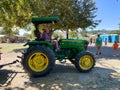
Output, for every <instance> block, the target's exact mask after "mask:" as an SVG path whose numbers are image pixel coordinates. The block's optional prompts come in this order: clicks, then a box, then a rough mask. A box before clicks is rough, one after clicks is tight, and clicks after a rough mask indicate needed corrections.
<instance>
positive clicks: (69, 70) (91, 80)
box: [25, 64, 120, 90]
mask: <svg viewBox="0 0 120 90" xmlns="http://www.w3.org/2000/svg"><path fill="white" fill-rule="evenodd" d="M112 73H116V71H114V70H112V69H106V68H100V67H95V68H94V69H93V70H92V71H90V72H89V73H79V72H78V71H77V70H75V68H74V66H69V65H68V66H67V65H66V66H65V65H59V64H57V65H56V66H55V68H54V69H53V71H52V72H51V73H50V74H49V75H47V76H46V77H41V78H32V77H30V81H29V82H25V87H26V88H28V87H29V86H32V87H35V88H37V89H39V90H93V89H96V90H101V89H104V88H108V89H114V88H120V86H119V83H120V81H119V79H120V78H114V77H112V76H111V75H112Z"/></svg>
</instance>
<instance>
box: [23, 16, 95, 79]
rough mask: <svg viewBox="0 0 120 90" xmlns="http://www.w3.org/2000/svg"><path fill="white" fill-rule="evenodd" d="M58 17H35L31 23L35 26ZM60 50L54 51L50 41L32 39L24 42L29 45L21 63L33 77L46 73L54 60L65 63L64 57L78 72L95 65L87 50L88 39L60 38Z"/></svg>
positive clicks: (85, 70)
mask: <svg viewBox="0 0 120 90" xmlns="http://www.w3.org/2000/svg"><path fill="white" fill-rule="evenodd" d="M58 21H59V18H58V17H49V18H48V17H36V18H32V23H33V24H34V25H35V27H36V28H37V25H39V24H45V23H46V24H47V23H53V22H54V23H55V22H58ZM58 44H59V46H60V51H56V50H55V49H54V47H53V45H52V43H50V42H48V41H44V40H33V41H30V42H27V43H26V44H25V46H26V45H28V46H29V47H28V48H27V49H26V50H25V51H24V53H23V56H22V65H23V67H24V69H25V71H26V72H28V74H29V75H30V76H33V77H41V76H45V75H47V74H48V73H49V72H50V71H51V70H52V68H53V67H54V65H55V60H59V61H60V62H61V63H63V61H64V63H65V61H66V59H67V60H69V61H70V62H71V63H72V64H74V65H75V67H76V68H77V70H78V71H79V72H88V71H90V70H91V69H92V68H93V67H94V65H95V59H94V57H93V55H92V54H91V53H90V52H88V51H87V50H86V49H87V45H88V41H87V40H83V39H60V40H59V41H58Z"/></svg>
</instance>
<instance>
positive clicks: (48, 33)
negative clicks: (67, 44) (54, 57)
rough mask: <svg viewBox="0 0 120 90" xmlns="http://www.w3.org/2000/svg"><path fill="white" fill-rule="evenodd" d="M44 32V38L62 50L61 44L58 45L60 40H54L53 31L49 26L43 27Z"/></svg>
mask: <svg viewBox="0 0 120 90" xmlns="http://www.w3.org/2000/svg"><path fill="white" fill-rule="evenodd" d="M43 30H44V31H43V34H42V38H43V39H44V40H45V41H48V42H51V43H52V44H53V45H55V48H56V49H57V50H60V48H59V46H58V41H57V40H52V38H51V32H50V30H49V29H48V28H44V29H43Z"/></svg>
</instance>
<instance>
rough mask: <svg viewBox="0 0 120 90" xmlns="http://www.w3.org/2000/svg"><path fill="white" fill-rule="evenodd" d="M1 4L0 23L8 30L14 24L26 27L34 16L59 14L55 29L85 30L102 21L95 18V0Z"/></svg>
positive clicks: (13, 0)
mask: <svg viewBox="0 0 120 90" xmlns="http://www.w3.org/2000/svg"><path fill="white" fill-rule="evenodd" d="M0 6H1V8H0V22H1V23H0V25H2V26H3V27H4V28H5V29H4V30H6V32H8V31H9V32H11V28H12V27H13V26H18V27H20V28H26V26H27V25H28V24H29V23H30V22H31V17H33V16H40V17H42V16H46V17H50V16H58V17H59V18H60V22H59V23H58V24H57V25H53V29H54V30H56V29H58V28H59V29H61V30H68V29H70V30H76V29H78V28H82V29H83V30H85V29H86V28H88V27H95V26H96V25H98V23H99V22H100V21H99V20H94V18H95V17H96V15H95V13H96V10H97V8H96V6H95V2H93V0H2V1H0ZM7 30H8V31H7ZM9 32H8V33H9Z"/></svg>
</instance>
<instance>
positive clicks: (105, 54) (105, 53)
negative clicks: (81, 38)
mask: <svg viewBox="0 0 120 90" xmlns="http://www.w3.org/2000/svg"><path fill="white" fill-rule="evenodd" d="M95 50H96V48H95V47H94V46H89V47H88V51H90V52H92V53H93V54H94V56H95V58H105V59H109V60H110V59H120V48H119V49H118V52H117V53H118V55H117V56H113V52H114V51H113V47H108V46H102V47H101V49H100V51H101V55H98V56H96V55H95Z"/></svg>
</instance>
